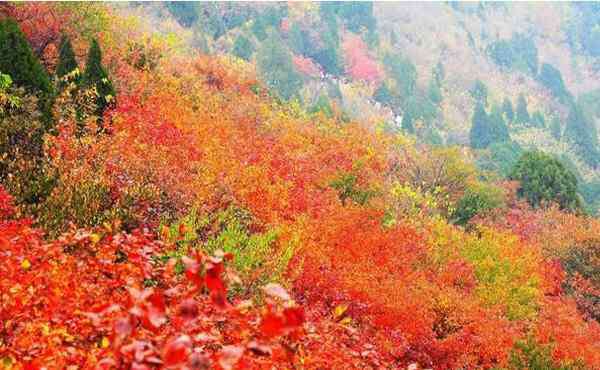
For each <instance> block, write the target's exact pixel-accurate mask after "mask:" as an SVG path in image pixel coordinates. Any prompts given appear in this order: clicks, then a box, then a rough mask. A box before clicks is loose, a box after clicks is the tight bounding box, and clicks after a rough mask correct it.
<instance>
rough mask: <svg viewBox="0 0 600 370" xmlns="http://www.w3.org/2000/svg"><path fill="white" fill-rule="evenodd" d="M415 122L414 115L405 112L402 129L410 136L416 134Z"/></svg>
mask: <svg viewBox="0 0 600 370" xmlns="http://www.w3.org/2000/svg"><path fill="white" fill-rule="evenodd" d="M413 121H414V119H413V117H412V114H410V112H404V115H403V116H402V129H403V130H404V131H406V132H408V133H409V134H414V133H415V126H414V123H413Z"/></svg>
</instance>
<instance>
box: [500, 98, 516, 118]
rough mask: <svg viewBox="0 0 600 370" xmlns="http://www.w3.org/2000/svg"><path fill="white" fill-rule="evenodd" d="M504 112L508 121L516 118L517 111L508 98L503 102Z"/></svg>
mask: <svg viewBox="0 0 600 370" xmlns="http://www.w3.org/2000/svg"><path fill="white" fill-rule="evenodd" d="M502 112H503V113H504V117H506V121H507V122H512V121H513V119H515V111H514V109H513V105H512V102H511V101H510V100H509V99H508V98H504V102H502Z"/></svg>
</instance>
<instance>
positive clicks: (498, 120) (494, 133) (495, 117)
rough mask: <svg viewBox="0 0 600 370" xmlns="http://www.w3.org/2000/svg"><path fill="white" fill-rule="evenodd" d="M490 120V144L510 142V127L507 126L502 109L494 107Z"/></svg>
mask: <svg viewBox="0 0 600 370" xmlns="http://www.w3.org/2000/svg"><path fill="white" fill-rule="evenodd" d="M488 120H489V124H490V144H493V143H500V142H504V141H508V140H510V135H509V133H508V126H506V122H505V121H504V116H503V114H502V109H501V108H500V107H499V106H493V107H492V111H491V113H490V114H489V115H488Z"/></svg>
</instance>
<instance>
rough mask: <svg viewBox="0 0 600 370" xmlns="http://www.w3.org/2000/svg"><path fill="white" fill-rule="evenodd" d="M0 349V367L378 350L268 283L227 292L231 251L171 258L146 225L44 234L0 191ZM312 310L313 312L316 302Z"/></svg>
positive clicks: (297, 360) (286, 358)
mask: <svg viewBox="0 0 600 370" xmlns="http://www.w3.org/2000/svg"><path fill="white" fill-rule="evenodd" d="M0 202H1V203H0V209H1V210H2V220H1V221H0V246H1V252H0V256H1V258H2V261H3V263H2V265H1V266H0V291H1V292H2V294H1V303H2V310H1V317H0V319H1V321H2V328H1V331H0V350H1V351H0V352H1V353H2V360H1V361H2V365H3V367H4V368H13V369H42V368H48V369H64V368H83V369H112V368H134V369H150V368H157V367H165V368H188V369H208V368H222V369H232V368H271V367H273V366H275V367H278V368H290V367H330V366H334V367H338V366H352V367H355V366H361V367H369V366H372V367H375V366H377V365H378V364H382V363H384V361H385V358H384V357H382V354H380V353H378V352H377V351H375V350H374V345H373V344H369V343H370V342H369V335H368V333H367V332H360V333H359V332H357V330H356V329H353V328H351V327H348V326H346V325H344V323H341V322H339V320H338V317H335V316H332V315H329V317H325V318H322V319H319V320H317V321H308V322H306V319H305V312H304V310H303V308H301V307H299V306H298V305H296V304H295V303H294V301H293V300H292V298H291V297H290V296H289V294H288V293H287V292H286V291H285V289H283V288H282V287H281V286H279V285H277V284H268V285H266V286H265V287H263V291H264V305H261V306H260V307H259V306H256V305H255V304H254V303H253V302H252V301H249V300H243V301H237V302H229V301H228V300H227V298H226V290H227V287H226V282H227V281H229V280H230V279H231V278H232V275H231V272H230V271H229V269H228V267H227V265H228V263H230V259H231V255H230V254H223V253H217V254H216V256H213V257H209V256H207V255H204V254H203V253H202V252H199V251H196V252H194V253H193V254H192V255H190V256H184V257H183V258H182V259H181V261H182V262H183V264H184V266H185V267H184V271H183V273H181V274H178V273H177V272H176V266H175V265H176V263H177V260H176V259H175V258H172V259H170V260H168V261H167V262H166V263H162V262H157V261H156V260H155V259H153V258H152V257H153V256H154V255H157V254H162V253H165V252H167V251H169V250H170V249H171V248H173V247H174V246H173V245H169V244H165V243H163V242H161V241H157V240H156V239H154V238H153V236H152V235H151V234H149V233H148V232H147V231H143V230H136V231H134V232H132V233H123V232H117V231H116V230H114V229H113V226H112V225H106V226H105V227H103V228H98V229H94V230H73V231H70V232H67V233H64V234H62V235H61V236H60V237H58V238H57V239H56V240H55V241H52V242H47V241H45V240H44V238H43V234H42V232H41V231H40V230H38V229H36V228H33V227H32V226H31V222H30V221H29V220H26V219H20V220H14V219H10V215H11V213H12V209H11V198H10V196H9V195H7V194H6V192H5V191H4V190H2V191H0ZM312 316H314V317H318V315H316V314H315V313H313V314H312Z"/></svg>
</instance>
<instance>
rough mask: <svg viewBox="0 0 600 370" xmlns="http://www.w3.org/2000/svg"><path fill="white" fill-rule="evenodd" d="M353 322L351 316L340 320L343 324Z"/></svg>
mask: <svg viewBox="0 0 600 370" xmlns="http://www.w3.org/2000/svg"><path fill="white" fill-rule="evenodd" d="M351 323H352V318H350V317H345V318H344V319H342V320H341V321H340V324H342V325H350V324H351Z"/></svg>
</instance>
